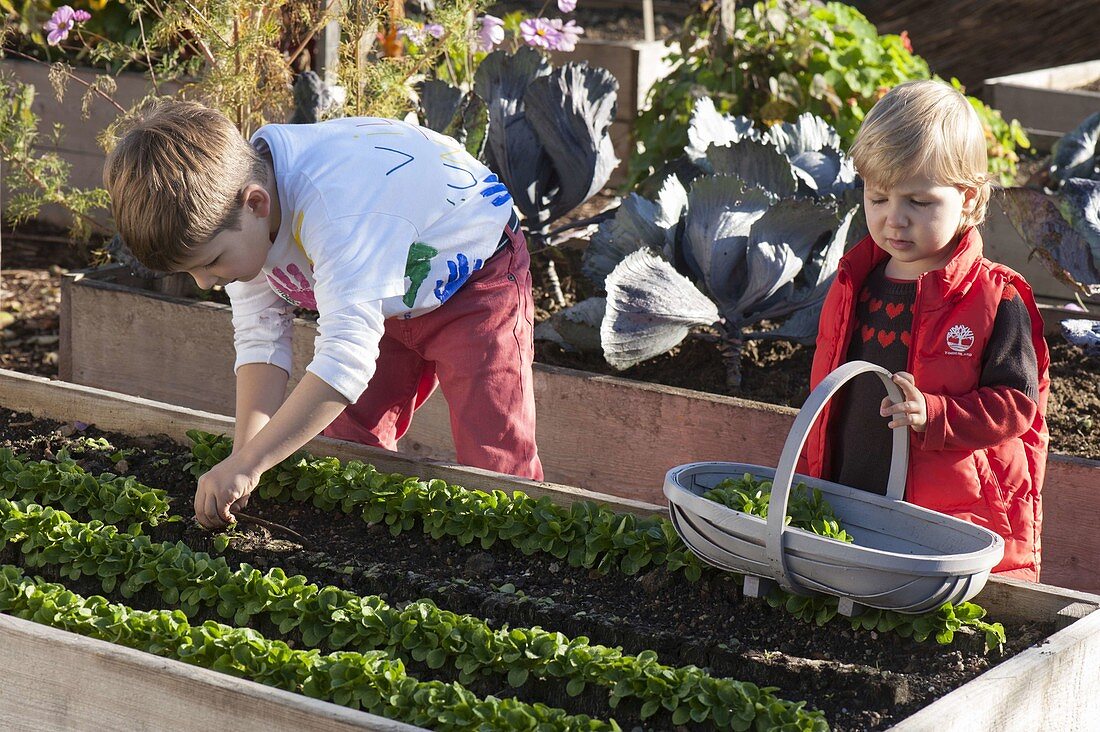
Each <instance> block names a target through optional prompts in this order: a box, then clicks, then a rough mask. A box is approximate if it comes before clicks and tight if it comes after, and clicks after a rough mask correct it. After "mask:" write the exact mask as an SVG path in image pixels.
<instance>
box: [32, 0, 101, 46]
mask: <svg viewBox="0 0 1100 732" xmlns="http://www.w3.org/2000/svg"><path fill="white" fill-rule="evenodd" d="M91 17H92V14H91V13H89V12H88V11H87V10H73V9H72V8H71V7H69V6H68V5H62V6H61V7H60V8H58V9H57V10H55V11H53V15H51V16H50V19H49V20H47V21H46V24H45V25H44V26H42V27H43V28H45V29H46V30H47V31H49V35H47V36H46V43H48V44H50V45H51V46H56V45H57V44H58V43H61V42H62V41H63V40H65V39H66V38H68V37H69V31H71V30H72V29H73V28H74V27H76V24H77V23H83V22H84V21H86V20H89V19H90V18H91Z"/></svg>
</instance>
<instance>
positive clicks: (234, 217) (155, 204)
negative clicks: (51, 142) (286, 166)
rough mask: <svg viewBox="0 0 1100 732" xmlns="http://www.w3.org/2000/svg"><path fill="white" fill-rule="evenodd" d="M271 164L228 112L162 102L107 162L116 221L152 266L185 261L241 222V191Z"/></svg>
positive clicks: (132, 129) (105, 170)
mask: <svg viewBox="0 0 1100 732" xmlns="http://www.w3.org/2000/svg"><path fill="white" fill-rule="evenodd" d="M266 171H267V166H266V162H265V161H264V159H263V158H262V157H261V156H260V155H259V153H257V151H256V150H255V148H253V147H252V146H251V145H250V144H248V142H246V141H245V140H244V138H243V137H242V136H241V133H240V132H239V131H238V130H237V128H236V127H235V126H234V125H233V123H232V122H230V121H229V119H228V118H227V117H226V116H225V115H223V114H222V113H220V112H218V111H216V110H213V109H210V108H209V107H205V106H203V105H201V104H198V103H196V102H181V101H164V102H159V103H157V104H156V105H155V106H153V107H152V108H151V109H149V110H148V111H147V112H145V113H144V114H143V115H142V116H140V117H139V118H138V119H136V120H135V121H134V122H133V123H132V124H130V125H129V126H128V128H127V129H126V131H125V133H124V134H123V135H122V137H121V138H120V139H119V140H118V142H117V144H116V145H115V147H114V149H113V150H111V152H110V153H109V154H108V156H107V162H106V164H105V165H104V166H103V183H104V186H105V187H106V188H107V191H108V192H109V193H110V194H111V206H112V210H113V213H114V217H115V225H116V226H117V227H118V231H119V233H120V234H121V236H122V240H123V242H125V244H126V246H128V247H129V248H130V251H132V252H133V253H134V256H135V257H137V258H138V260H139V261H141V263H142V264H144V265H145V266H146V267H149V268H150V269H154V270H159V271H164V272H166V271H171V270H175V269H178V268H180V267H181V266H182V265H183V264H184V263H185V262H186V261H187V260H188V259H190V258H191V257H192V256H193V255H194V251H195V249H196V248H198V247H201V246H203V245H204V244H206V243H207V242H209V241H210V240H211V239H212V238H214V237H215V236H216V235H217V234H218V233H220V232H222V231H226V230H231V231H238V230H240V228H241V226H240V208H241V206H242V205H243V203H244V201H243V199H242V195H241V194H242V193H243V189H244V188H245V186H247V185H248V184H249V183H250V182H253V181H258V182H263V183H266V182H267V181H266V177H267V173H266Z"/></svg>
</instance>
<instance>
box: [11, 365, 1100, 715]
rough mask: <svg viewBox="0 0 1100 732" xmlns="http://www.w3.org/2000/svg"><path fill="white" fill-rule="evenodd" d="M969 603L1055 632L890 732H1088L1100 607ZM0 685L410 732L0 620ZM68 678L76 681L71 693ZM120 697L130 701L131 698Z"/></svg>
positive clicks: (1051, 595) (1029, 591)
mask: <svg viewBox="0 0 1100 732" xmlns="http://www.w3.org/2000/svg"><path fill="white" fill-rule="evenodd" d="M0 405H2V406H4V407H6V408H9V409H14V410H18V411H24V412H30V413H31V414H33V415H35V416H37V417H44V418H49V419H54V420H61V421H71V420H75V419H80V420H82V421H86V422H90V423H94V424H95V425H96V426H98V427H99V428H101V429H105V430H111V431H117V432H122V433H125V434H131V435H142V434H156V433H163V434H166V435H168V436H169V437H171V438H173V439H177V440H183V439H184V433H185V432H186V430H188V429H201V430H206V431H209V432H215V433H217V432H226V431H229V430H231V429H232V420H230V419H229V418H227V417H224V416H220V415H215V414H210V413H204V412H198V411H194V410H188V409H182V408H179V407H174V406H171V405H168V404H163V403H159V402H153V401H150V400H147V399H138V398H133V397H127V396H125V395H122V394H117V393H112V392H106V391H102V390H99V389H93V388H90V387H83V386H77V385H73V384H66V383H59V382H51V381H48V380H46V379H41V378H38V377H33V376H27V375H24V374H17V373H14V372H11V371H2V370H0ZM307 447H308V449H309V450H311V451H312V452H313V453H315V454H317V455H333V456H336V457H339V458H341V459H349V458H353V457H354V458H358V459H361V460H364V461H368V462H372V463H375V464H376V465H377V466H378V467H379V468H380V469H382V470H395V471H401V472H406V473H407V474H414V475H419V476H421V477H425V478H442V479H444V480H448V481H451V482H455V483H459V484H462V485H467V486H471V487H490V486H492V487H495V488H497V489H501V490H505V491H511V490H513V489H518V490H523V491H527V492H529V493H530V492H532V490H534V491H536V494H541V495H549V496H552V497H553V500H555V501H556V502H559V503H564V504H568V503H569V502H571V501H573V500H576V499H577V498H581V497H583V498H594V499H596V500H604V501H605V502H608V503H610V504H611V505H612V506H616V507H618V508H619V510H624V509H625V510H637V511H639V512H651V511H660V510H661V507H660V506H655V505H650V506H645V505H639V504H633V505H634V506H635V508H634V509H630V508H629V506H630V505H631V504H630V502H625V503H624V501H623V500H622V499H621V498H619V497H616V496H611V495H602V496H601V495H598V494H586V493H583V492H577V491H575V490H573V489H569V488H564V487H561V486H553V485H550V484H545V483H534V482H532V481H526V480H519V479H515V478H510V477H507V476H502V475H499V474H494V473H489V472H487V471H478V470H472V469H467V468H459V467H455V466H445V465H439V464H436V463H431V462H429V461H416V460H409V459H407V458H402V457H400V456H395V455H394V454H393V453H387V452H385V451H382V450H378V449H374V448H367V447H363V446H360V445H354V444H351V443H345V442H340V441H337V440H328V439H325V438H319V439H317V440H314V441H313V442H311V443H310V444H309V445H308V446H307ZM478 484H480V485H478ZM976 602H978V603H980V604H981V605H982V606H983V607H985V608H986V609H987V610H988V611H989V612H990V614H991V616H992V617H994V618H999V619H1002V620H1009V619H1020V620H1030V621H1039V622H1051V623H1054V624H1055V626H1056V627H1057V628H1060V630H1058V631H1057V632H1055V633H1054V634H1053V635H1051V636H1050V637H1049V638H1047V639H1046V641H1044V642H1043V643H1042V644H1040V645H1037V646H1034V647H1032V648H1030V649H1028V650H1026V651H1024V652H1023V653H1021V654H1019V655H1017V656H1015V657H1013V658H1011V659H1009V660H1008V661H1006V662H1005V663H1003V664H1001V665H999V666H996V667H995V668H993V669H992V670H990V671H988V672H987V673H985V674H982V675H981V676H979V677H977V678H976V679H974V680H972V681H971V682H970V683H968V684H966V685H964V686H962V687H960V688H959V689H957V690H955V691H954V692H952V693H951V694H948V695H947V696H945V697H943V698H942V699H940V700H938V701H936V702H934V703H932V704H930V705H929V706H927V707H925V708H924V709H922V710H920V711H918V712H917V713H916V714H914V715H913V716H911V717H909V718H907V719H905V720H902V721H900V722H899V723H898V724H897V725H895V726H894V727H893V728H892V729H894V730H896V731H899V732H917V731H918V730H933V729H934V730H959V731H960V732H962V731H963V730H965V731H966V732H970V730H975V729H987V730H993V729H995V730H998V731H999V732H1015V731H1017V730H1018V731H1020V732H1024V731H1025V730H1026V731H1027V732H1031V730H1035V729H1040V728H1047V729H1087V728H1089V725H1090V724H1091V723H1092V722H1093V721H1095V719H1096V718H1097V717H1098V715H1100V676H1098V675H1097V674H1096V668H1097V666H1098V665H1100V612H1097V610H1098V608H1100V597H1097V596H1095V595H1087V594H1084V593H1080V592H1073V591H1069V590H1064V589H1060V588H1057V587H1050V586H1046V585H1033V584H1028V583H1023V582H1017V581H1013V580H1002V579H998V578H993V579H991V580H990V581H989V582H988V584H987V585H986V587H985V589H984V590H983V591H982V593H981V594H980V595H978V597H977V598H976ZM822 632H828V631H827V630H823V631H822ZM28 660H30V663H28ZM29 668H32V669H34V671H35V674H34V676H35V677H34V679H33V680H28V675H27V669H29ZM62 669H64V672H63V671H62ZM51 670H53V673H50V671H51ZM43 674H45V678H43ZM0 675H3V677H4V678H5V679H6V680H7V681H8V682H9V683H10V682H11V680H12V679H14V680H15V688H16V689H17V690H18V693H5V694H3V695H0V713H3V714H4V715H5V716H4V718H5V719H7V720H12V719H14V720H19V721H18V722H17V724H19V723H21V720H22V719H26V718H28V715H27V714H26V713H27V710H42V712H41V714H42V716H40V717H34V716H31V717H30V718H31V719H34V721H35V724H34V729H36V730H38V729H43V728H44V727H47V728H51V729H102V728H103V723H104V720H105V719H114V718H111V717H105V716H104V714H105V713H112V711H111V710H113V709H114V710H118V711H119V712H120V713H121V711H122V710H123V709H125V710H126V711H127V712H128V715H129V716H126V717H125V718H124V719H123V718H118V720H117V721H118V726H127V727H130V726H134V724H135V723H137V722H140V724H141V725H142V726H145V727H148V728H152V729H166V728H172V729H192V728H194V729H200V728H201V729H209V728H210V724H211V721H216V720H211V719H209V718H207V717H203V716H202V715H201V714H200V713H201V712H202V710H193V709H192V708H191V707H192V706H193V704H192V705H188V707H187V708H186V710H185V709H184V708H182V707H181V702H180V700H181V699H194V698H204V699H208V698H212V697H214V698H217V699H219V701H223V702H224V703H226V704H233V705H234V708H241V709H243V710H244V711H246V712H247V713H248V714H249V716H248V717H246V718H245V719H244V721H241V720H239V719H235V720H234V721H235V724H234V729H258V728H259V727H257V726H254V725H253V723H252V721H251V720H252V716H251V714H252V713H255V715H256V718H257V719H258V720H262V722H257V724H264V725H266V726H265V727H264V728H270V726H271V722H272V721H275V726H276V727H280V728H283V727H285V728H294V729H310V730H313V729H317V730H320V729H332V730H342V729H374V730H386V731H389V730H394V731H397V730H405V729H410V728H409V727H407V726H405V725H400V724H398V723H394V722H389V721H388V720H380V721H379V720H378V718H376V717H375V718H371V717H369V715H363V714H361V713H358V712H352V711H350V710H344V709H342V708H340V707H335V706H333V705H330V704H327V703H324V702H318V701H315V700H310V699H307V698H305V697H298V696H296V695H292V694H287V693H285V692H280V691H277V690H272V689H266V688H265V687H260V686H258V685H256V684H251V683H250V682H245V681H241V680H238V679H234V678H231V677H229V676H221V675H219V674H215V673H213V672H208V671H203V670H201V669H195V668H193V667H191V666H187V665H185V664H181V663H175V662H171V661H166V660H164V659H160V658H156V657H154V656H150V655H147V654H143V653H140V652H137V651H132V650H128V649H124V648H120V647H115V646H111V645H109V644H106V643H102V642H98V641H91V640H87V639H83V638H80V637H79V636H74V635H71V634H69V633H64V632H62V631H57V630H54V629H51V628H47V627H45V626H40V625H36V624H33V623H24V622H18V621H14V620H12V619H10V618H6V617H4V616H0ZM74 677H75V678H79V679H80V683H72V682H71V679H73V678H74ZM51 679H56V682H51ZM139 684H140V685H139ZM8 691H10V689H8ZM131 691H133V692H135V693H134V694H133V695H132V696H131V695H130V692H131ZM133 699H139V700H140V702H141V704H140V706H135V705H132V704H131V702H130V701H129V700H133ZM253 699H258V700H259V701H258V702H256V701H253ZM242 702H243V704H242ZM204 706H205V707H207V708H208V709H207V712H206V713H207V714H218V715H224V709H225V708H226V707H223V706H221V705H220V704H212V705H204ZM192 712H194V713H192ZM192 720H195V723H194V724H192ZM181 725H184V726H181ZM1052 725H1053V726H1052ZM108 726H112V725H110V724H108Z"/></svg>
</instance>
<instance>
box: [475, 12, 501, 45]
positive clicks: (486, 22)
mask: <svg viewBox="0 0 1100 732" xmlns="http://www.w3.org/2000/svg"><path fill="white" fill-rule="evenodd" d="M503 42H504V21H503V20H501V19H500V18H498V17H496V16H495V15H489V14H488V13H486V14H485V15H483V16H481V28H480V29H479V30H478V32H477V47H478V50H479V51H492V50H493V47H494V46H498V45H500V44H501V43H503Z"/></svg>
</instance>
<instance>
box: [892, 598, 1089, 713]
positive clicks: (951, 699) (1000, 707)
mask: <svg viewBox="0 0 1100 732" xmlns="http://www.w3.org/2000/svg"><path fill="white" fill-rule="evenodd" d="M1097 668H1100V612H1093V613H1091V614H1090V615H1089V616H1088V617H1086V618H1083V619H1081V620H1078V621H1077V622H1075V623H1073V624H1072V625H1070V626H1069V627H1067V628H1065V629H1064V630H1060V631H1058V632H1057V633H1055V634H1054V635H1052V636H1050V637H1049V638H1047V639H1046V640H1045V641H1043V642H1042V643H1039V644H1037V645H1035V646H1032V647H1031V648H1029V649H1027V650H1025V651H1024V652H1022V653H1020V654H1018V655H1016V656H1014V657H1012V658H1010V659H1008V660H1007V661H1005V662H1004V663H1002V664H999V665H997V666H995V667H993V668H991V669H989V670H988V671H986V672H985V673H983V674H982V675H981V676H978V677H977V678H975V679H973V680H971V681H970V682H968V683H966V684H964V685H963V686H961V687H959V688H958V689H956V690H955V691H953V692H951V693H950V694H947V695H946V696H943V697H941V698H940V699H938V700H936V701H935V702H933V703H932V704H930V705H928V706H927V707H925V708H924V709H921V710H920V711H918V712H916V713H915V714H913V715H911V716H909V717H907V718H906V719H904V720H902V721H901V722H899V723H898V724H896V725H894V726H893V727H891V728H890V729H891V730H892V732H955V731H957V732H973V730H997V732H1035V730H1051V731H1054V730H1059V731H1061V730H1086V729H1095V726H1093V725H1095V723H1096V720H1097V719H1098V718H1100V673H1097Z"/></svg>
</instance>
